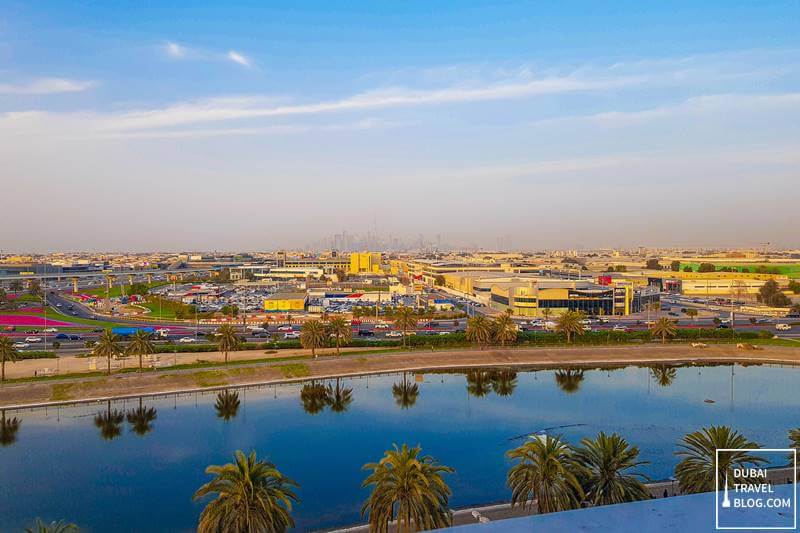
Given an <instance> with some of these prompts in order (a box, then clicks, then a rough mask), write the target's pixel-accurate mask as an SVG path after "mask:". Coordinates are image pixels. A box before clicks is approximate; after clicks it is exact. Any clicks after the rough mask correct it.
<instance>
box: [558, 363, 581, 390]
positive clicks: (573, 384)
mask: <svg viewBox="0 0 800 533" xmlns="http://www.w3.org/2000/svg"><path fill="white" fill-rule="evenodd" d="M555 377H556V385H558V388H559V389H561V390H562V391H564V392H566V393H567V394H572V393H574V392H578V389H579V388H580V387H581V382H582V381H583V370H573V369H571V368H567V369H565V370H557V371H556V373H555Z"/></svg>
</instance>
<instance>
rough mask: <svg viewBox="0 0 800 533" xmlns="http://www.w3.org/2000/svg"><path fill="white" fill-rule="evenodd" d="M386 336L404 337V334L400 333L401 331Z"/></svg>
mask: <svg viewBox="0 0 800 533" xmlns="http://www.w3.org/2000/svg"><path fill="white" fill-rule="evenodd" d="M386 336H387V337H402V336H403V334H402V333H401V332H399V331H389V332H388V333H386Z"/></svg>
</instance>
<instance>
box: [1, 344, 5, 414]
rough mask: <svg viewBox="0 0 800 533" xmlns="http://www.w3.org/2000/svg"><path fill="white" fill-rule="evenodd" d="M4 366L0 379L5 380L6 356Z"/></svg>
mask: <svg viewBox="0 0 800 533" xmlns="http://www.w3.org/2000/svg"><path fill="white" fill-rule="evenodd" d="M2 366H3V370H2V374H0V381H5V380H6V358H5V357H4V358H3V363H2ZM4 414H5V413H4Z"/></svg>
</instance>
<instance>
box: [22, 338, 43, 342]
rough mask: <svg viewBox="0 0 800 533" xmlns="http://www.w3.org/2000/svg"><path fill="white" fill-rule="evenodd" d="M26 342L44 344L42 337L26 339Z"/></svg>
mask: <svg viewBox="0 0 800 533" xmlns="http://www.w3.org/2000/svg"><path fill="white" fill-rule="evenodd" d="M25 342H42V338H41V337H25Z"/></svg>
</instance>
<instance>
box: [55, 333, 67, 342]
mask: <svg viewBox="0 0 800 533" xmlns="http://www.w3.org/2000/svg"><path fill="white" fill-rule="evenodd" d="M56 339H58V340H60V341H66V340H69V335H67V334H66V333H59V334H58V335H56Z"/></svg>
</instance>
